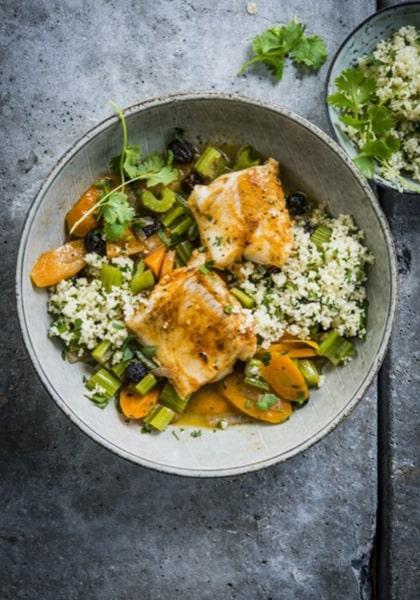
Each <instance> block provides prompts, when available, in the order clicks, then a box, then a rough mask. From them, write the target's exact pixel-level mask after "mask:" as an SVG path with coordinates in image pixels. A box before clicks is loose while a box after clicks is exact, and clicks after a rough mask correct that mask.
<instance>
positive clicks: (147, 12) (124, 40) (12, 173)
mask: <svg viewBox="0 0 420 600" xmlns="http://www.w3.org/2000/svg"><path fill="white" fill-rule="evenodd" d="M245 5H246V2H245V1H243V0H230V1H228V0H226V1H221V0H213V1H212V2H210V1H208V0H189V1H186V0H185V1H184V0H173V1H171V2H168V1H164V0H155V1H154V2H135V1H132V2H128V1H123V2H121V1H120V2H112V1H107V0H97V1H96V2H94V3H93V2H91V3H89V2H82V1H78V0H73V1H69V0H67V1H61V2H58V0H51V1H48V2H47V1H44V2H42V1H40V0H32V1H30V0H23V1H22V2H19V3H15V2H7V1H4V0H3V1H1V2H0V6H1V9H2V11H1V12H2V17H3V18H2V23H1V31H2V34H1V39H0V43H1V57H0V60H1V64H0V75H1V84H0V85H1V89H0V103H1V130H2V140H3V144H2V147H1V149H0V162H1V167H0V169H1V175H2V182H1V186H2V190H1V191H2V193H1V196H0V200H1V202H2V219H1V220H0V236H1V243H2V248H3V256H2V261H1V263H0V273H1V281H2V282H3V286H2V302H1V307H0V310H1V313H2V333H3V340H4V341H5V342H6V343H4V344H2V346H1V349H0V353H1V354H0V361H1V364H2V365H3V372H2V381H1V385H2V388H1V395H0V423H1V424H0V430H1V436H0V446H1V458H0V498H1V511H0V598H2V599H5V600H9V599H13V600H14V599H30V600H33V599H38V598H41V599H43V600H44V599H45V600H49V599H54V600H61V599H63V600H68V599H79V598H83V599H85V598H87V599H91V598H92V599H96V598H101V600H108V599H109V600H111V599H112V600H113V599H141V600H143V599H148V598H158V599H160V598H162V599H164V600H166V599H167V598H171V599H172V598H173V599H178V598H179V599H184V598H194V599H195V598H199V599H207V598H208V599H210V598H211V599H213V598H221V599H225V598H226V599H230V598H232V599H233V598H236V599H242V598H244V599H245V598H246V599H252V600H254V599H255V600H258V599H264V600H268V599H269V598H272V599H276V600H283V599H287V600H294V599H299V600H319V599H323V600H324V599H325V600H335V599H336V598H345V599H346V600H353V599H354V600H358V599H360V598H362V599H367V598H370V597H371V594H370V591H371V590H370V583H369V580H368V579H367V577H366V573H367V570H368V562H369V558H370V555H371V551H372V548H373V538H374V533H375V512H376V460H377V435H376V434H377V431H376V430H377V408H376V407H377V403H376V389H372V390H371V391H370V393H369V394H368V395H367V396H366V398H365V399H364V400H363V402H362V403H361V404H360V406H359V407H358V408H357V410H356V411H355V412H354V413H353V414H352V415H351V416H350V417H349V418H348V420H347V421H346V423H345V424H343V425H342V426H341V427H339V428H338V429H337V430H336V431H335V432H334V433H332V434H331V435H329V436H328V437H327V438H326V439H325V440H323V441H322V442H321V443H319V444H318V445H317V446H316V447H314V448H312V449H311V450H309V451H308V452H306V453H305V454H304V455H302V456H300V457H297V458H295V459H293V460H291V461H290V462H288V463H286V464H284V465H278V466H276V467H273V468H271V469H269V470H267V471H264V472H261V473H258V474H254V475H250V476H245V477H240V478H234V479H225V480H219V481H207V480H203V481H196V480H186V479H180V478H176V477H171V476H165V475H161V474H158V473H154V472H151V471H146V470H144V469H141V468H139V467H136V466H134V465H131V464H129V463H127V462H124V461H122V460H121V459H119V458H117V457H115V456H113V455H112V454H110V453H108V452H107V451H105V450H104V449H102V448H101V447H99V446H97V445H96V444H94V443H93V442H92V441H90V440H89V439H88V438H86V437H85V436H84V435H82V434H81V433H80V432H79V431H78V430H77V429H76V428H75V427H74V426H72V425H71V424H70V423H69V421H68V420H67V418H66V417H65V416H64V415H63V414H61V412H60V411H59V410H58V408H56V406H55V405H54V403H53V401H52V400H51V399H50V398H49V397H48V396H47V394H46V393H45V391H44V390H43V389H42V387H41V385H40V383H39V382H38V380H37V378H36V375H35V373H34V371H33V369H32V367H31V365H30V364H29V363H28V360H27V357H26V354H25V352H24V349H23V346H22V342H21V340H20V337H19V334H18V326H17V323H16V315H15V310H14V289H13V288H14V264H15V257H16V248H17V244H18V241H19V232H20V229H21V226H22V223H23V219H24V217H25V214H26V212H27V209H28V207H29V205H30V203H31V201H32V199H33V197H34V194H35V193H36V191H37V189H38V187H39V185H40V183H41V181H42V179H43V177H44V176H45V175H46V174H47V173H48V171H49V170H50V169H51V167H52V166H53V164H54V163H55V162H56V160H57V159H58V158H59V157H60V155H61V154H62V153H63V152H64V151H65V150H66V149H67V147H68V146H69V145H70V144H71V143H73V142H74V141H75V140H76V139H77V138H78V137H79V136H81V135H82V134H83V133H84V132H85V131H86V130H87V129H89V128H90V127H92V126H93V125H94V124H95V123H96V122H97V121H98V120H100V119H101V118H103V117H105V116H107V115H108V114H110V107H109V100H110V99H115V100H116V101H118V102H119V103H120V104H121V105H123V106H124V105H128V104H130V103H132V102H135V101H138V100H141V99H146V98H148V97H151V96H156V95H161V94H164V93H169V92H180V91H199V90H212V89H215V90H221V91H232V92H238V93H242V94H244V95H249V96H252V97H256V98H261V99H264V100H269V101H272V102H276V103H278V104H282V105H284V106H287V107H288V108H291V109H293V110H295V111H296V112H298V113H300V114H302V115H304V116H306V117H307V118H309V119H311V120H312V121H314V122H315V123H317V124H318V125H320V126H321V127H323V128H326V127H327V124H326V118H325V112H324V107H323V88H324V81H325V74H326V69H327V67H326V66H324V67H323V69H322V71H321V73H320V74H319V75H312V76H307V77H302V76H301V75H300V74H299V73H298V72H296V71H295V69H294V68H293V67H292V66H289V67H288V68H287V71H286V75H285V79H284V81H283V82H282V83H280V84H279V85H277V86H274V85H272V83H271V82H270V81H269V80H268V79H267V78H266V77H265V76H264V75H263V73H262V72H261V71H260V72H259V71H258V70H257V71H256V72H254V73H253V74H252V75H251V74H250V75H248V76H247V77H244V78H238V77H236V73H237V70H238V68H239V66H240V64H241V62H242V61H243V60H244V58H245V56H246V48H247V46H248V43H249V41H250V40H251V38H252V37H253V36H254V35H255V34H256V33H257V32H259V31H261V30H262V29H264V28H266V27H267V26H269V24H270V23H272V22H275V21H284V20H288V19H289V18H290V17H292V16H293V15H294V14H296V15H298V16H299V18H300V19H301V20H302V21H305V22H306V23H308V25H309V29H310V31H313V32H316V33H319V34H321V35H323V36H324V37H325V38H326V40H327V43H328V47H329V52H330V57H332V55H333V53H334V51H335V50H336V48H337V47H338V44H339V43H340V42H341V40H342V39H343V38H344V36H345V35H346V34H347V33H348V32H349V31H350V30H351V29H352V28H353V27H354V26H355V25H356V24H357V23H358V22H359V21H360V20H361V19H363V18H364V17H365V16H367V15H368V14H369V13H370V12H372V11H373V10H374V8H375V6H374V2H373V1H371V0H369V1H366V0H357V1H352V2H350V1H344V0H340V1H337V0H321V1H320V2H318V3H309V2H306V1H305V0H297V1H295V2H294V3H293V5H292V4H291V3H286V2H278V1H275V0H257V6H258V14H257V15H255V16H249V15H248V14H247V13H246V10H245ZM399 335H404V333H401V334H399ZM391 367H392V365H391ZM407 509H408V505H407ZM396 597H397V596H396ZM400 597H401V598H403V597H404V598H408V596H400Z"/></svg>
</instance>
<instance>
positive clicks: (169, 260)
mask: <svg viewBox="0 0 420 600" xmlns="http://www.w3.org/2000/svg"><path fill="white" fill-rule="evenodd" d="M175 256H176V252H175V250H168V252H167V253H166V254H165V256H164V259H163V262H162V266H161V268H160V279H162V277H165V275H169V273H172V271H173V270H174V266H175Z"/></svg>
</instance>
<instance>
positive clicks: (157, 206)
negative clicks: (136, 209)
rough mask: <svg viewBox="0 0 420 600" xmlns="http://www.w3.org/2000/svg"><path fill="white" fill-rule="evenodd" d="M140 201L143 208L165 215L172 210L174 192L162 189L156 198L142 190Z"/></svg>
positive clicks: (147, 191) (148, 191) (149, 192)
mask: <svg viewBox="0 0 420 600" xmlns="http://www.w3.org/2000/svg"><path fill="white" fill-rule="evenodd" d="M141 201H142V204H143V206H144V207H145V208H147V209H148V210H151V211H153V212H156V213H165V212H167V211H168V210H169V209H170V208H172V206H173V204H174V202H175V192H174V191H172V190H170V189H169V188H164V189H163V190H162V192H161V194H160V198H157V197H156V196H155V194H153V193H152V192H151V191H150V190H144V192H142V195H141Z"/></svg>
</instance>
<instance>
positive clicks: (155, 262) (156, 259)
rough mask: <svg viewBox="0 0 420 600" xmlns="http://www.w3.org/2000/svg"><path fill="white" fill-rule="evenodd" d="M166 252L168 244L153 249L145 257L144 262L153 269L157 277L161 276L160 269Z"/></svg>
mask: <svg viewBox="0 0 420 600" xmlns="http://www.w3.org/2000/svg"><path fill="white" fill-rule="evenodd" d="M165 254H166V246H163V245H162V246H159V247H158V248H156V250H153V252H151V253H150V254H149V255H148V256H146V258H145V259H144V264H145V265H146V266H147V267H148V268H149V269H150V270H151V271H152V273H153V275H154V276H155V277H156V279H157V278H158V277H159V273H160V269H161V267H162V263H163V259H164V258H165Z"/></svg>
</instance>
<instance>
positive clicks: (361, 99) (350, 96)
mask: <svg viewBox="0 0 420 600" xmlns="http://www.w3.org/2000/svg"><path fill="white" fill-rule="evenodd" d="M335 85H336V86H337V89H338V90H339V92H337V93H336V94H332V95H331V96H329V97H328V102H329V104H331V105H332V106H335V107H336V108H342V109H344V110H351V111H352V112H353V113H354V114H355V115H356V114H357V113H358V112H359V111H360V109H361V107H362V106H364V105H366V104H368V103H369V102H370V101H371V100H372V97H373V94H374V92H375V82H374V80H373V79H369V78H368V77H366V76H365V75H364V74H363V73H362V72H361V71H360V70H359V69H357V68H354V69H345V70H344V71H342V72H341V74H340V75H339V76H338V77H337V78H336V80H335Z"/></svg>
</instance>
